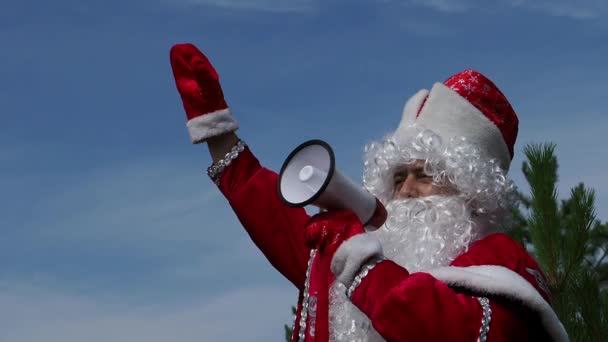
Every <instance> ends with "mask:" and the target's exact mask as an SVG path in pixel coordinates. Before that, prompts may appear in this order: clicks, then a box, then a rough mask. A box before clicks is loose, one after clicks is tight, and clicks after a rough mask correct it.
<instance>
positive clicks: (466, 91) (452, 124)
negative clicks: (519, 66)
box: [393, 70, 518, 171]
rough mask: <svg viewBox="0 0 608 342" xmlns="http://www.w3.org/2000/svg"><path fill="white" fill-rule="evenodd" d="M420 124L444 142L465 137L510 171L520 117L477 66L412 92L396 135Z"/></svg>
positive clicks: (404, 134)
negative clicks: (478, 70)
mask: <svg viewBox="0 0 608 342" xmlns="http://www.w3.org/2000/svg"><path fill="white" fill-rule="evenodd" d="M412 124H420V125H422V126H423V127H424V128H426V129H429V130H431V131H433V132H434V133H436V134H438V135H439V136H440V137H441V138H442V140H443V141H444V142H447V141H449V140H450V139H451V138H455V137H465V138H466V140H467V141H468V142H469V143H471V144H473V145H475V146H476V147H477V148H478V149H479V150H480V152H481V153H482V154H483V155H484V156H485V157H487V158H494V159H496V160H497V161H498V162H499V165H500V166H501V167H502V168H503V170H505V171H508V170H509V165H510V164H511V160H512V159H513V146H514V145H515V139H516V138H517V129H518V119H517V115H516V114H515V111H514V110H513V108H512V107H511V105H510V104H509V101H507V98H506V97H505V96H504V95H503V93H502V92H501V91H500V90H499V89H498V87H497V86H496V85H495V84H494V83H493V82H492V81H490V80H489V79H488V78H487V77H485V76H484V75H482V74H481V73H479V72H477V71H475V70H465V71H462V72H459V73H457V74H455V75H453V76H451V77H450V78H448V79H447V80H446V81H445V82H444V83H435V84H434V85H433V87H432V88H431V90H430V91H428V90H426V89H422V90H420V91H418V93H416V94H415V95H414V96H412V97H411V98H410V99H409V100H408V101H407V103H406V104H405V108H404V109H403V116H402V119H401V122H400V124H399V127H398V128H397V130H396V131H395V133H394V135H393V137H394V138H395V139H396V140H397V141H398V142H399V141H403V140H405V139H406V138H407V135H408V134H409V133H408V130H407V128H406V127H408V126H410V125H412Z"/></svg>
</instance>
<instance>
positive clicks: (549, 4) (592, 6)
mask: <svg viewBox="0 0 608 342" xmlns="http://www.w3.org/2000/svg"><path fill="white" fill-rule="evenodd" d="M376 1H377V2H382V3H387V2H402V3H403V4H406V5H415V6H423V7H427V8H430V9H433V10H436V11H439V12H443V13H460V12H465V11H475V10H489V11H497V10H500V9H502V8H505V7H506V8H516V9H522V10H526V11H533V12H537V13H542V14H545V15H551V16H559V17H569V18H575V19H588V18H597V17H600V16H604V15H605V14H606V13H607V12H608V4H607V3H606V1H604V0H578V1H577V0H499V1H495V2H488V1H485V0H376Z"/></svg>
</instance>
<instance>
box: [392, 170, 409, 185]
mask: <svg viewBox="0 0 608 342" xmlns="http://www.w3.org/2000/svg"><path fill="white" fill-rule="evenodd" d="M405 177H406V174H405V172H397V173H396V174H395V176H393V182H394V183H395V184H399V183H402V182H403V181H404V180H405Z"/></svg>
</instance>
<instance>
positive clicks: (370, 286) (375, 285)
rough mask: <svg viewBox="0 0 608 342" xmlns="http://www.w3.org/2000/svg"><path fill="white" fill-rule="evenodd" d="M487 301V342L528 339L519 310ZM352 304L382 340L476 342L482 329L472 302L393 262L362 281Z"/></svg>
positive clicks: (477, 307) (379, 266)
mask: <svg viewBox="0 0 608 342" xmlns="http://www.w3.org/2000/svg"><path fill="white" fill-rule="evenodd" d="M489 299H490V306H491V309H492V314H491V321H490V330H489V335H488V341H493V342H494V341H518V342H523V341H526V340H528V339H529V338H530V336H531V335H530V331H529V330H528V329H526V321H525V318H524V317H526V316H527V314H526V313H525V312H524V311H523V310H522V308H521V307H520V306H518V305H515V304H513V303H509V302H507V301H502V300H500V299H495V298H489ZM352 302H353V303H354V304H355V305H356V306H357V307H358V308H359V309H360V310H361V311H363V312H364V313H365V314H366V315H367V316H368V317H369V318H370V320H371V321H372V325H373V326H374V328H375V329H376V330H377V331H378V332H379V333H380V334H381V335H382V336H383V337H384V338H385V339H386V340H387V341H406V340H407V341H477V338H478V337H479V333H480V328H481V325H482V316H483V309H482V307H481V304H480V302H479V301H478V299H477V298H476V297H473V296H471V295H469V294H467V293H463V292H459V291H458V290H456V289H453V288H450V287H448V286H447V285H446V284H445V283H443V282H441V281H439V280H437V279H435V278H433V277H432V276H431V275H430V274H428V273H412V274H410V273H409V272H408V271H407V270H406V269H405V268H403V267H401V266H399V265H397V264H396V263H394V262H392V261H384V262H381V263H379V264H377V265H376V267H375V268H374V269H372V270H371V271H370V272H369V274H368V275H367V276H366V277H365V278H363V280H362V282H361V284H360V285H359V286H358V287H357V289H356V290H355V292H354V293H353V295H352Z"/></svg>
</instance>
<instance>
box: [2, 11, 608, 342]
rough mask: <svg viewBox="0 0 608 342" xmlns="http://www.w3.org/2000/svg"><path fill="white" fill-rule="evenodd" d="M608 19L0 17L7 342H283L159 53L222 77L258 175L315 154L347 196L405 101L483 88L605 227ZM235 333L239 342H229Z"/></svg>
mask: <svg viewBox="0 0 608 342" xmlns="http://www.w3.org/2000/svg"><path fill="white" fill-rule="evenodd" d="M607 15H608V5H607V4H606V3H605V2H604V1H600V0H597V1H565V0H553V1H549V0H542V1H538V0H537V1H525V0H499V1H494V2H489V1H481V0H468V1H467V0H453V1H447V0H426V1H424V0H401V1H399V0H394V1H390V0H384V1H382V0H375V1H374V0H354V1H345V0H325V1H317V0H293V1H290V0H284V1H279V0H173V1H171V0H148V1H143V0H127V1H117V0H108V1H100V0H99V1H93V0H80V1H75V0H57V1H53V2H45V1H35V0H21V1H15V0H12V1H11V0H6V1H2V2H0V44H1V45H0V46H2V49H0V116H1V118H2V125H0V165H1V168H0V196H1V197H0V204H1V207H0V217H2V221H1V224H0V340H1V341H11V342H13V341H17V342H21V341H39V340H42V339H44V340H51V341H65V342H72V341H85V340H86V341H130V342H131V341H146V342H147V341H168V340H171V341H279V340H281V338H282V334H283V332H282V324H283V323H285V322H290V321H291V315H290V309H289V307H290V305H292V304H293V303H294V302H295V300H296V291H295V290H294V289H293V288H292V287H291V285H290V284H289V283H287V282H286V281H285V280H283V279H282V278H281V277H280V276H279V275H278V274H277V273H276V272H274V270H273V269H272V268H271V267H270V266H268V265H267V264H266V262H265V260H264V258H263V257H262V255H261V253H260V252H258V251H257V250H256V249H255V248H254V247H253V245H252V243H251V242H250V241H249V238H248V237H247V235H246V234H245V233H244V232H243V231H242V229H241V228H240V226H239V225H238V222H237V220H236V219H235V217H234V216H233V214H232V212H231V211H230V210H229V208H228V206H227V204H226V202H225V201H224V199H223V198H222V197H221V195H220V194H219V193H218V191H217V190H216V189H215V187H214V185H213V184H212V183H211V182H210V181H209V180H208V179H207V177H206V175H205V174H204V172H203V170H204V169H205V168H206V166H208V165H209V163H210V158H209V156H208V155H207V152H206V150H205V147H204V146H193V145H191V144H190V143H189V140H188V135H187V131H186V128H185V115H184V113H183V112H182V108H181V103H180V100H179V97H178V95H177V92H176V90H175V86H174V83H173V78H172V74H171V69H170V66H169V61H168V53H169V48H170V47H171V45H172V44H174V43H178V42H193V43H195V44H196V45H198V46H199V47H200V48H201V49H202V50H203V51H205V52H206V53H207V54H208V56H209V57H210V58H211V60H212V61H213V62H214V64H215V65H216V68H217V69H218V71H219V73H220V75H221V77H222V83H223V87H224V92H225V94H226V97H227V101H228V102H229V104H230V105H231V106H232V108H233V111H234V112H235V115H236V117H237V118H238V120H239V121H240V123H241V126H242V129H241V130H240V131H239V133H240V135H241V136H242V137H243V138H244V139H245V140H246V141H247V142H248V143H249V144H250V145H251V146H252V149H253V150H254V151H255V153H256V154H257V155H258V157H259V158H260V159H261V160H262V161H263V162H264V164H265V165H267V166H268V167H270V168H273V169H278V168H279V167H280V165H281V163H282V161H283V158H284V157H285V156H286V155H287V154H288V153H289V152H290V150H291V149H292V148H293V147H295V146H297V145H298V144H299V143H301V142H303V141H304V140H307V139H310V138H321V139H324V140H327V141H328V142H330V143H331V144H332V145H333V146H334V148H335V150H336V154H337V157H338V162H339V165H340V167H341V168H342V169H343V170H344V171H345V173H347V174H348V175H350V176H351V177H353V178H355V179H360V174H361V164H362V163H361V154H362V148H363V145H364V144H365V143H366V142H368V141H370V140H371V139H375V138H378V137H380V136H382V135H383V134H385V133H387V132H389V131H390V130H392V129H394V128H395V127H396V125H397V123H398V121H399V116H400V112H401V108H402V106H403V104H404V103H405V101H406V100H407V98H408V97H409V96H411V95H412V94H413V93H414V92H415V91H417V90H418V89H420V88H429V87H430V86H432V84H433V82H436V81H443V80H444V79H446V78H447V77H448V76H450V75H451V74H453V73H455V72H458V71H460V70H462V69H464V68H469V67H471V68H475V69H478V70H480V71H481V72H483V73H485V74H486V75H488V76H489V77H490V78H491V79H493V80H494V81H495V82H496V83H497V84H498V86H499V87H500V88H501V89H502V90H503V92H504V93H505V94H506V95H507V97H508V98H509V99H510V101H511V103H512V104H513V106H514V108H515V109H516V111H517V112H518V115H519V117H520V136H519V139H518V143H517V146H516V159H515V161H514V164H513V167H512V171H511V173H512V177H513V178H514V179H515V180H516V182H517V183H518V184H519V185H520V186H522V188H524V189H525V186H524V184H523V182H522V176H521V173H520V170H519V169H520V165H521V161H522V156H521V155H522V153H521V148H522V147H523V146H524V145H525V144H526V143H529V142H545V141H553V142H555V143H557V152H558V155H559V160H560V163H561V171H560V176H561V182H560V188H559V190H560V193H561V194H564V195H565V194H567V192H568V189H569V188H570V187H571V186H573V185H575V184H576V183H578V182H580V181H583V182H585V183H586V184H588V185H590V186H593V187H594V188H595V189H596V191H597V202H598V215H599V218H601V219H602V220H608V180H607V178H606V177H605V171H604V170H605V169H606V168H607V167H608V161H607V158H606V157H607V156H608V155H607V154H606V152H605V148H604V147H603V145H604V144H605V143H604V141H603V140H604V137H605V131H606V128H608V115H607V114H608V113H607V112H606V109H605V98H606V96H605V94H604V92H605V90H606V89H607V88H608V87H607V85H608V84H607V83H608V68H607V67H608V65H607V63H606V60H608V46H607V45H606V41H607V38H608V24H606V23H607V22H608V21H607V20H606V16H607ZM235 327H236V328H235Z"/></svg>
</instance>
